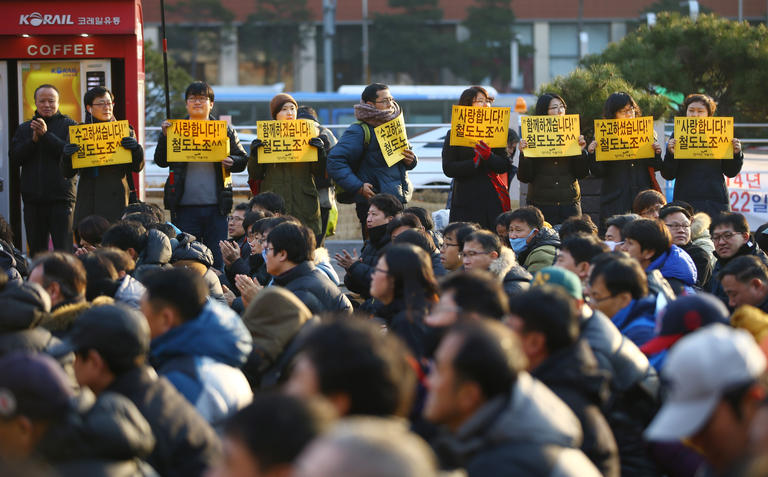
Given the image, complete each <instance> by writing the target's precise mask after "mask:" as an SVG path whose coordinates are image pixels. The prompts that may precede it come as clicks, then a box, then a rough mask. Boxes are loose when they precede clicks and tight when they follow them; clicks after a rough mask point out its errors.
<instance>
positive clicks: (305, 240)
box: [265, 222, 352, 313]
mask: <svg viewBox="0 0 768 477" xmlns="http://www.w3.org/2000/svg"><path fill="white" fill-rule="evenodd" d="M265 250H266V252H267V272H268V273H269V274H270V275H272V276H273V277H275V278H274V280H275V285H279V286H281V287H285V288H286V289H287V290H289V291H291V292H293V293H294V294H295V295H296V296H297V297H299V299H300V300H301V301H302V302H304V304H305V305H307V307H308V308H309V309H310V310H311V311H312V313H323V312H326V311H331V312H344V313H351V312H352V304H351V303H350V302H349V299H348V298H347V297H346V296H345V295H344V294H343V293H341V291H340V290H339V288H338V287H337V286H336V285H335V284H334V283H333V282H332V281H331V280H330V279H329V278H328V276H327V275H326V274H325V273H323V272H321V271H320V270H318V269H316V268H315V266H314V265H313V264H312V257H313V254H314V251H315V235H314V234H313V233H312V231H311V230H309V229H308V228H307V227H305V226H303V225H301V224H297V223H294V222H285V223H282V224H280V225H278V226H277V227H275V228H274V229H272V231H271V232H269V235H268V236H267V246H266V247H265Z"/></svg>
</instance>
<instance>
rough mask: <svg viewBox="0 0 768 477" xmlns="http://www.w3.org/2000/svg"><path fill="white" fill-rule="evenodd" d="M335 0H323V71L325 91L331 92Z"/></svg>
mask: <svg viewBox="0 0 768 477" xmlns="http://www.w3.org/2000/svg"><path fill="white" fill-rule="evenodd" d="M335 16H336V0H323V71H324V83H325V92H326V93H330V92H333V35H334V34H335V33H336V25H335Z"/></svg>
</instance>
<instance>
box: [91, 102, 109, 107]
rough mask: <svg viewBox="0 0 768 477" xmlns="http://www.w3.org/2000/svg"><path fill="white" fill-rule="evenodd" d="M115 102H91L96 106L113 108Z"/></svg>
mask: <svg viewBox="0 0 768 477" xmlns="http://www.w3.org/2000/svg"><path fill="white" fill-rule="evenodd" d="M114 104H115V103H113V102H112V101H104V102H101V103H93V104H91V106H96V107H97V108H111V107H112V106H114Z"/></svg>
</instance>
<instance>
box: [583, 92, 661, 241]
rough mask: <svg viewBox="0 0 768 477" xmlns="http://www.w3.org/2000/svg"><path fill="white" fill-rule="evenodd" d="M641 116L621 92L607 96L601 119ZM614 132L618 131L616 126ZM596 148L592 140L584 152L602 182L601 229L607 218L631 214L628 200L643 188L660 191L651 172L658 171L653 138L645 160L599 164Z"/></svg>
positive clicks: (657, 147)
mask: <svg viewBox="0 0 768 477" xmlns="http://www.w3.org/2000/svg"><path fill="white" fill-rule="evenodd" d="M641 115H642V113H641V111H640V107H639V106H638V105H637V103H636V102H635V100H634V99H632V96H630V95H629V94H627V93H624V92H618V93H613V94H611V95H610V96H608V99H606V100H605V105H604V106H603V118H605V119H635V118H640V116H641ZM597 123H598V122H597V121H596V122H595V133H597V127H598V126H597ZM651 126H652V123H651ZM616 129H619V130H620V129H622V128H618V127H617V128H616ZM626 129H631V128H626ZM652 130H653V128H652V127H651V128H650V131H645V133H646V134H648V135H652V134H653V131H652ZM614 138H615V137H614ZM614 138H611V139H614ZM617 139H618V141H616V142H619V143H622V142H625V141H624V138H621V137H619V138H617ZM635 139H636V138H634V137H632V138H630V142H631V141H634V140H635ZM643 139H646V138H645V137H641V138H640V141H641V142H642V140H643ZM610 147H611V146H610V145H608V144H601V145H600V148H601V149H603V148H606V149H609V150H610ZM597 149H598V143H597V141H592V142H591V143H590V145H589V147H588V148H587V151H588V152H589V169H590V172H591V173H592V175H593V176H595V177H601V178H602V179H603V184H602V188H601V190H600V225H601V228H602V226H603V224H604V223H605V221H606V219H608V217H611V216H613V215H619V214H626V213H627V212H631V211H632V201H633V200H634V199H635V196H637V194H638V193H639V192H641V191H644V190H647V189H654V190H656V191H658V192H661V188H660V187H659V184H658V182H656V177H655V175H654V171H655V170H658V169H660V168H661V145H660V144H659V143H658V141H656V139H655V137H654V139H653V143H652V144H651V148H650V149H651V150H649V152H648V156H647V157H638V158H635V159H629V160H608V161H600V160H599V159H600V157H599V155H598V154H597V153H596V150H597ZM598 152H599V151H598Z"/></svg>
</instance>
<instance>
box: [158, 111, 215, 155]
mask: <svg viewBox="0 0 768 477" xmlns="http://www.w3.org/2000/svg"><path fill="white" fill-rule="evenodd" d="M167 134H168V146H167V148H168V149H167V154H168V162H221V161H222V160H224V158H225V157H227V156H229V137H228V136H227V122H226V121H206V120H203V121H196V120H192V119H172V120H171V125H170V126H169V127H168V129H167Z"/></svg>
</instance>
